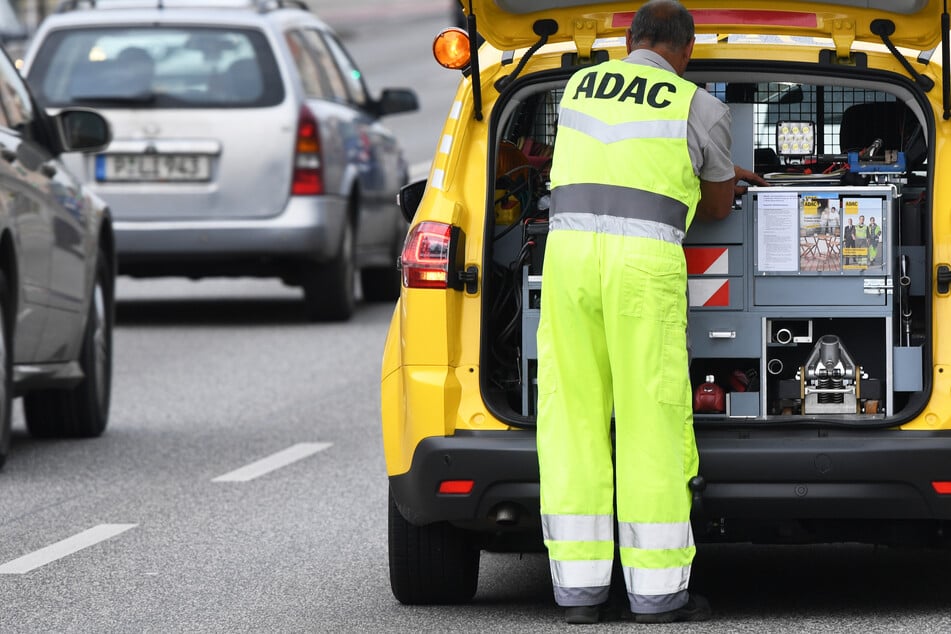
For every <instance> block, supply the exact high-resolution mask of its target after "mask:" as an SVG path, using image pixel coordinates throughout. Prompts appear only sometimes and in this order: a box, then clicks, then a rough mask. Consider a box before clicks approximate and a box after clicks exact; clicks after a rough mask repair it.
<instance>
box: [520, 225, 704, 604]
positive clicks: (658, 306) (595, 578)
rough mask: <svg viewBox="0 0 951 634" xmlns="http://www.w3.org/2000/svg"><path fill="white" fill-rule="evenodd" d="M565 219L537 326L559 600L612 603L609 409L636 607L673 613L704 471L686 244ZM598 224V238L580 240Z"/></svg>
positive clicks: (547, 533)
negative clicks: (690, 346) (691, 372)
mask: <svg viewBox="0 0 951 634" xmlns="http://www.w3.org/2000/svg"><path fill="white" fill-rule="evenodd" d="M560 216H561V215H560V214H558V215H556V216H555V217H553V219H552V220H553V221H554V220H555V219H556V218H557V219H558V223H555V224H554V226H552V231H551V232H550V233H549V236H548V240H547V244H546V253H545V263H544V269H543V274H542V275H543V278H542V310H541V318H540V322H539V328H538V432H537V433H538V458H539V467H540V473H541V509H542V516H543V531H544V537H545V544H546V546H547V547H548V552H549V559H550V560H551V568H552V582H553V585H554V590H555V599H556V600H557V601H558V603H559V604H561V605H592V604H596V603H601V602H603V601H605V600H606V599H607V597H608V592H609V588H610V579H611V568H612V562H613V559H614V526H613V519H612V518H613V513H614V481H615V468H614V464H613V459H612V458H613V456H612V442H611V414H612V410H613V411H614V413H615V428H616V434H615V435H616V439H615V443H616V452H617V467H616V478H617V515H618V520H619V534H618V543H619V547H620V553H621V565H622V568H623V570H624V578H625V582H626V583H627V589H628V593H629V597H630V602H631V609H632V611H634V612H645V613H646V612H660V611H665V610H670V609H676V608H677V607H680V606H681V605H683V603H684V602H685V601H686V599H687V595H686V592H685V590H686V588H687V582H688V581H689V577H690V565H691V563H692V561H693V556H694V553H695V547H694V544H693V536H692V533H691V531H690V523H689V522H690V503H691V496H690V492H689V490H688V488H687V482H688V481H689V479H690V478H691V477H693V476H694V475H696V473H697V466H698V465H697V463H698V459H697V450H696V444H695V441H694V435H693V417H692V413H691V408H690V404H691V396H690V381H689V376H688V370H687V351H686V334H685V329H686V314H687V307H686V288H685V287H686V265H685V263H684V257H683V250H682V248H681V246H680V240H679V238H682V235H680V236H677V235H671V236H670V237H671V238H673V239H671V240H664V239H662V238H661V239H658V236H656V235H652V237H643V234H642V233H639V232H640V231H641V230H642V229H643V230H645V231H648V232H655V233H656V231H658V230H660V233H661V234H663V233H664V231H663V228H658V227H656V226H654V225H655V224H656V223H649V221H632V220H630V219H621V221H620V222H615V221H617V220H618V219H610V217H607V218H606V217H603V216H594V215H588V214H566V216H569V217H560ZM586 216H590V218H585V217H586ZM572 220H574V221H575V222H573V221H572ZM588 220H590V221H591V222H593V223H594V224H595V225H597V226H598V227H599V231H598V232H591V231H583V230H574V229H575V227H577V226H583V225H584V222H585V221H588ZM645 222H646V223H648V224H647V225H644V223H645ZM668 228H669V227H668ZM669 229H672V228H669ZM605 230H607V231H606V232H605ZM674 231H676V230H674ZM606 526H610V530H608V529H607V528H605V527H606Z"/></svg>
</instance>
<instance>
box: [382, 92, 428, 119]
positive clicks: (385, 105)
mask: <svg viewBox="0 0 951 634" xmlns="http://www.w3.org/2000/svg"><path fill="white" fill-rule="evenodd" d="M415 110H419V99H418V98H417V97H416V92H415V91H413V90H410V89H408V88H386V89H384V90H383V94H382V95H381V96H380V100H379V101H378V102H377V114H379V116H381V117H383V116H386V115H388V114H399V113H401V112H413V111H415Z"/></svg>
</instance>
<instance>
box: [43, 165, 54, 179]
mask: <svg viewBox="0 0 951 634" xmlns="http://www.w3.org/2000/svg"><path fill="white" fill-rule="evenodd" d="M40 172H41V173H42V174H43V176H47V177H49V178H53V177H54V176H56V168H55V167H53V166H52V165H50V164H49V163H43V164H42V165H40Z"/></svg>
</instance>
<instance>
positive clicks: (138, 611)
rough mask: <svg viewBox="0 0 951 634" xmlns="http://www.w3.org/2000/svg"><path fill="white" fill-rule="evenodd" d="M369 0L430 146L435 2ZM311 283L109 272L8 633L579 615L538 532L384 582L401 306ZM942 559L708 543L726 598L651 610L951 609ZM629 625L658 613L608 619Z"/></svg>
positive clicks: (555, 623)
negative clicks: (99, 394) (310, 308)
mask: <svg viewBox="0 0 951 634" xmlns="http://www.w3.org/2000/svg"><path fill="white" fill-rule="evenodd" d="M369 2H370V0H353V2H348V3H345V4H344V3H338V4H336V5H334V8H335V9H336V10H338V11H339V12H340V13H338V14H337V16H336V17H333V21H336V22H337V25H338V28H340V29H341V31H342V32H343V33H344V34H345V36H346V39H347V44H348V45H349V46H350V48H351V51H352V52H353V54H354V57H355V58H356V59H357V61H358V63H359V64H360V65H361V67H362V68H363V71H364V73H365V74H366V76H367V79H368V81H369V83H370V86H371V90H373V91H378V90H379V89H381V88H382V87H383V86H385V85H393V86H398V85H414V86H415V87H416V88H417V89H418V91H419V92H420V96H421V99H422V101H423V111H422V112H421V113H418V114H414V115H406V116H401V117H394V118H393V119H392V122H391V125H392V127H394V129H398V130H399V133H400V134H401V136H402V137H403V141H404V144H405V146H406V148H407V156H408V157H409V159H410V161H411V162H412V163H414V164H421V165H423V166H424V165H425V163H426V161H427V157H428V155H429V153H431V151H432V148H433V147H434V146H435V142H436V136H437V135H438V131H439V126H440V125H441V121H442V116H443V115H444V114H445V111H446V109H447V108H448V106H449V103H450V102H451V98H452V94H451V92H447V91H448V90H451V87H452V85H454V83H455V79H456V78H455V77H453V76H452V74H451V73H449V72H448V71H444V70H442V69H440V68H438V67H437V66H436V65H435V63H434V62H432V61H431V59H432V58H431V56H430V55H429V45H430V42H431V38H432V35H433V34H434V33H435V32H436V31H437V30H438V28H439V27H440V26H442V25H443V24H444V23H445V22H447V20H446V19H444V17H443V8H442V6H438V7H436V6H435V5H436V3H426V4H427V5H429V9H428V11H427V10H423V9H422V8H419V5H420V3H411V2H399V1H397V0H391V1H390V2H386V3H382V4H378V5H370V4H368V3H369ZM410 5H412V6H413V7H415V8H414V9H413V11H409V9H407V7H409V6H410ZM374 6H375V7H376V9H372V10H369V9H368V7H370V8H372V7H374ZM437 9H438V10H437ZM368 11H369V13H368ZM328 15H329V12H328ZM368 15H369V16H372V19H370V18H367V17H365V16H368ZM354 16H356V17H354ZM328 19H329V18H328ZM397 58H399V59H400V60H401V61H400V63H396V64H394V61H393V60H394V59H397ZM447 86H448V88H447ZM299 297H300V293H299V292H298V291H296V290H294V289H287V288H284V287H282V286H281V285H280V284H278V283H276V282H270V281H252V280H232V281H205V282H188V281H182V280H154V281H133V280H128V279H122V280H120V285H119V298H120V302H119V307H118V326H117V329H116V333H115V338H116V360H115V382H114V400H113V408H112V420H111V422H110V427H109V429H108V430H107V432H106V434H105V435H104V436H103V437H102V438H99V439H93V440H87V441H80V442H75V441H39V440H35V439H32V438H30V437H29V436H28V435H27V434H26V432H25V430H24V428H23V425H22V421H21V420H20V419H19V418H18V419H17V423H16V427H15V430H14V436H13V446H12V450H11V455H10V458H9V460H8V463H7V466H6V468H5V469H4V471H3V473H2V474H0V634H7V633H13V632H30V633H33V632H37V633H39V632H44V633H45V632H76V633H86V632H123V633H124V632H156V633H158V632H161V633H167V632H229V633H230V632H557V631H577V629H576V628H572V627H569V626H565V625H564V624H562V622H561V617H562V614H561V612H560V611H559V610H558V609H557V608H556V607H555V606H554V604H553V602H552V598H551V585H550V581H549V577H548V569H547V562H546V559H545V557H544V556H543V555H539V554H529V555H525V556H522V557H520V556H518V555H484V556H483V560H482V568H481V579H480V585H479V590H478V593H477V595H476V599H475V601H474V602H472V603H471V604H469V605H465V606H428V607H407V606H402V605H400V604H399V603H397V602H396V601H395V600H394V599H393V597H392V594H391V593H390V590H389V585H388V578H387V549H386V477H385V469H384V465H383V458H382V450H381V440H380V431H379V389H378V382H379V369H380V368H379V366H380V357H381V350H382V346H383V341H384V337H385V333H386V328H387V325H388V322H389V318H390V315H391V312H392V306H387V305H368V304H360V305H359V307H358V310H357V313H356V315H355V317H354V319H353V320H352V321H351V322H349V323H346V324H311V323H308V322H306V321H305V320H304V317H303V312H302V309H301V306H300V302H299ZM949 570H951V556H949V555H948V554H947V553H944V552H939V551H926V550H894V549H884V548H873V547H869V546H862V545H855V544H845V545H836V546H821V547H815V546H812V547H809V546H802V547H784V548H777V547H762V546H745V545H744V546H717V547H712V546H701V547H700V551H699V554H698V557H697V561H696V565H695V567H694V577H693V585H694V587H695V588H696V589H697V590H698V591H701V592H702V593H704V594H706V595H707V596H708V597H709V598H710V599H711V602H712V603H713V605H714V609H715V610H716V619H715V620H714V621H712V622H710V623H706V624H698V625H693V626H683V627H676V626H675V627H659V626H658V627H656V629H658V631H667V632H670V631H677V632H680V631H686V632H714V633H726V632H749V633H756V634H758V633H763V632H789V631H798V632H863V633H864V632H883V633H884V632H889V633H890V632H915V633H916V634H920V633H923V632H948V631H951V616H949V614H951V613H949V610H948V603H949V597H951V574H949V572H948V571H949ZM631 628H634V629H637V630H638V631H640V630H645V629H647V630H650V627H649V626H637V627H635V626H633V625H632V624H630V623H625V622H622V623H613V624H605V625H604V626H603V628H602V629H604V630H606V631H620V630H621V629H625V630H628V629H631Z"/></svg>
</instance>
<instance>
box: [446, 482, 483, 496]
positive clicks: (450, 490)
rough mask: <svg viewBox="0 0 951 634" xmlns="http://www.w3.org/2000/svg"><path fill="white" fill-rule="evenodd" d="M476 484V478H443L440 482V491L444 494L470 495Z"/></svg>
mask: <svg viewBox="0 0 951 634" xmlns="http://www.w3.org/2000/svg"><path fill="white" fill-rule="evenodd" d="M474 486H475V481H474V480H443V481H442V482H440V483H439V492H440V493H442V494H443V495H469V494H470V493H472V487H474Z"/></svg>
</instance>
